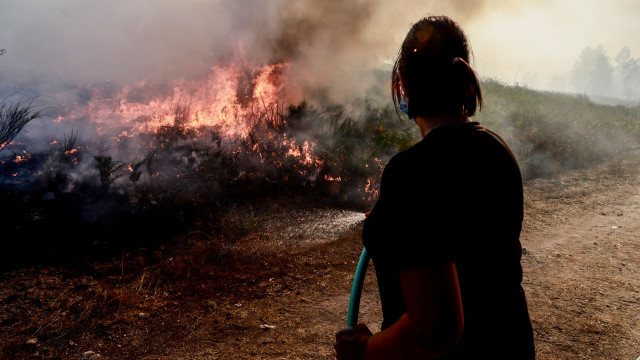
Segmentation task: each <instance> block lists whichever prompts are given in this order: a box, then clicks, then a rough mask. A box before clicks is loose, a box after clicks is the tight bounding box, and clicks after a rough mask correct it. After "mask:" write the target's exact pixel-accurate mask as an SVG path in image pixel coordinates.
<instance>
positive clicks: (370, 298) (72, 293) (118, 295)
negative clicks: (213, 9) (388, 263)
mask: <svg viewBox="0 0 640 360" xmlns="http://www.w3.org/2000/svg"><path fill="white" fill-rule="evenodd" d="M637 164H638V162H637V161H629V160H628V161H627V162H626V163H625V167H624V168H623V167H621V166H619V165H620V164H618V166H615V167H609V168H606V167H605V168H599V169H592V170H589V171H576V172H572V173H570V174H566V175H563V176H559V177H555V178H553V179H545V180H535V181H531V182H529V183H527V184H526V186H525V212H526V214H525V217H526V219H525V224H524V229H523V233H522V236H521V241H522V244H523V247H524V248H525V250H524V251H523V253H524V254H523V257H522V265H523V269H524V281H523V287H524V289H525V291H526V294H527V299H528V303H529V309H530V315H531V318H532V322H533V328H534V332H535V342H536V350H537V354H538V359H625V360H629V359H636V358H637V357H638V356H640V340H639V339H640V260H639V259H640V257H639V256H638V255H637V254H638V253H640V241H639V240H638V236H639V234H640V189H639V187H638V185H640V179H639V178H638V174H637V172H636V171H635V169H636V168H637ZM241 208H242V207H239V209H240V210H237V212H238V214H240V215H238V216H241V214H242V211H241ZM362 218H363V215H362V214H361V213H357V212H353V211H345V210H340V209H335V208H326V207H322V208H317V209H309V207H304V209H302V210H300V209H296V207H295V205H283V206H282V207H279V205H278V204H277V203H275V204H271V205H270V207H269V212H268V214H266V215H264V216H262V215H259V216H255V213H252V215H251V220H252V221H253V222H252V224H253V225H252V231H251V233H250V234H249V235H247V236H243V237H241V238H237V239H231V240H230V239H214V238H212V237H210V236H209V235H207V234H204V233H200V232H197V231H194V232H192V233H189V234H185V235H184V236H182V237H180V238H179V239H177V240H176V241H175V242H174V243H172V244H171V245H169V246H165V247H159V248H155V249H140V250H138V251H135V252H127V253H124V254H123V255H122V257H121V258H119V259H114V260H113V261H107V262H93V263H86V264H84V265H83V266H78V265H77V264H76V265H73V266H71V265H69V266H63V265H60V266H49V267H31V268H24V269H20V270H15V271H12V272H7V273H4V274H2V275H1V277H0V358H2V359H22V358H24V359H54V358H61V359H332V358H333V356H334V355H333V348H332V344H333V340H334V339H333V338H334V333H335V331H336V330H338V329H340V328H342V327H343V326H344V325H345V322H346V312H347V304H348V300H349V293H350V290H351V282H352V280H353V273H354V271H355V267H356V262H357V261H358V258H359V255H360V251H361V249H362V245H361V239H360V231H361V226H362ZM327 224H330V226H327ZM360 321H362V322H365V323H367V324H368V325H369V327H370V328H371V329H372V330H373V331H377V330H379V326H380V321H381V311H380V304H379V299H378V296H377V287H376V283H375V271H374V269H373V267H372V266H370V267H369V270H368V273H367V278H366V281H365V285H364V293H363V297H362V303H361V312H360Z"/></svg>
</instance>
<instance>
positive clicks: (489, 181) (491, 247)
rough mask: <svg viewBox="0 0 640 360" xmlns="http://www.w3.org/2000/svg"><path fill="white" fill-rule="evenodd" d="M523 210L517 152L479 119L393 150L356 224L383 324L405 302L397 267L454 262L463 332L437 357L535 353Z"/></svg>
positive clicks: (510, 356)
mask: <svg viewBox="0 0 640 360" xmlns="http://www.w3.org/2000/svg"><path fill="white" fill-rule="evenodd" d="M522 218H523V209H522V179H521V176H520V169H519V168H518V165H517V163H516V160H515V158H514V157H513V154H512V153H511V151H510V150H509V148H508V147H507V145H506V144H505V143H504V141H503V140H502V139H501V138H500V137H499V136H497V135H496V134H494V133H493V132H491V131H489V130H487V129H485V128H483V127H482V126H480V125H479V124H478V123H475V122H472V123H464V124H454V125H446V126H442V127H438V128H436V129H434V130H432V131H431V132H429V134H427V136H425V138H424V139H423V140H422V141H420V142H419V143H418V144H416V145H415V146H413V147H411V148H410V149H408V150H406V151H403V152H401V153H399V154H397V155H396V156H394V157H393V158H392V159H391V160H390V161H389V163H388V164H387V166H386V167H385V169H384V172H383V174H382V181H381V187H380V197H379V199H378V202H377V203H376V205H375V207H374V209H373V210H372V211H371V214H370V215H369V217H368V218H367V220H366V221H365V224H364V228H363V232H362V238H363V242H364V245H365V247H366V248H367V250H368V251H369V253H370V254H371V257H372V259H373V263H374V265H375V268H376V275H377V278H378V285H379V289H380V298H381V302H382V310H383V317H384V320H383V323H382V328H383V329H385V328H387V327H389V326H391V325H392V324H393V323H395V322H396V321H397V320H398V318H399V317H400V316H401V315H402V314H403V313H404V312H405V311H406V307H405V303H404V297H403V294H402V288H401V286H400V280H399V273H400V271H402V270H404V269H408V268H418V267H429V266H437V265H443V264H447V263H450V262H453V263H455V265H456V268H457V271H458V278H459V282H460V291H461V296H462V304H463V311H464V331H463V335H462V339H461V341H460V344H459V346H458V347H457V348H456V349H455V350H454V351H453V352H452V353H451V354H448V355H447V356H445V357H444V358H443V359H461V358H465V359H466V358H471V357H470V356H473V358H491V359H507V358H508V359H532V358H534V348H533V333H532V329H531V321H530V320H529V314H528V310H527V304H526V300H525V296H524V291H523V290H522V287H521V286H520V283H521V281H522V267H521V265H520V257H521V254H522V246H521V244H520V240H519V237H520V230H521V228H522ZM478 356H479V357H478Z"/></svg>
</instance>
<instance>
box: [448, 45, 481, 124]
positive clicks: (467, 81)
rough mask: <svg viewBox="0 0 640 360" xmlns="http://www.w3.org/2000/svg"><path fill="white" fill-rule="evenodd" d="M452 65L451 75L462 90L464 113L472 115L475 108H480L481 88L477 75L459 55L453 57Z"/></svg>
mask: <svg viewBox="0 0 640 360" xmlns="http://www.w3.org/2000/svg"><path fill="white" fill-rule="evenodd" d="M452 65H453V71H452V73H453V77H454V78H455V81H456V83H457V86H458V87H459V89H460V90H461V91H462V94H460V96H461V97H462V106H463V109H464V112H465V115H467V116H473V115H474V114H475V113H476V109H478V108H480V109H482V90H480V81H479V80H478V76H477V75H476V72H475V71H473V68H472V67H471V65H469V63H468V62H466V61H465V60H464V59H463V58H461V57H457V58H455V59H453V62H452Z"/></svg>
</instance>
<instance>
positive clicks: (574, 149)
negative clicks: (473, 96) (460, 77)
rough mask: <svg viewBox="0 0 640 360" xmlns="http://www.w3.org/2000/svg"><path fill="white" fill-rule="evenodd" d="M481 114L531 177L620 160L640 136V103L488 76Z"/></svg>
mask: <svg viewBox="0 0 640 360" xmlns="http://www.w3.org/2000/svg"><path fill="white" fill-rule="evenodd" d="M483 91H484V96H485V101H486V106H485V107H484V108H483V109H482V111H481V112H480V113H479V114H478V115H477V116H476V118H475V120H477V121H480V122H481V123H482V124H484V125H486V126H487V127H489V128H490V129H492V130H494V131H496V132H497V133H498V134H500V135H501V136H502V137H503V138H504V139H505V141H507V143H508V144H509V145H510V146H511V148H512V150H513V152H514V154H515V155H516V157H517V158H518V162H519V163H520V167H521V168H522V172H523V176H524V177H525V179H532V178H536V177H540V176H550V175H553V174H557V173H559V172H562V171H565V170H571V169H580V168H589V167H592V166H598V165H601V164H604V163H607V162H611V161H616V160H617V159H618V158H619V157H620V155H622V154H623V153H625V152H626V151H628V150H629V149H631V148H633V147H634V146H635V145H636V144H637V143H638V141H639V140H640V113H639V112H638V108H637V107H636V108H634V107H627V106H609V105H599V104H596V103H594V102H592V101H590V100H589V98H588V97H586V96H581V95H578V96H570V95H564V94H556V93H546V92H539V91H534V90H531V89H528V88H525V87H508V86H504V85H502V84H500V83H498V82H495V81H485V82H484V83H483Z"/></svg>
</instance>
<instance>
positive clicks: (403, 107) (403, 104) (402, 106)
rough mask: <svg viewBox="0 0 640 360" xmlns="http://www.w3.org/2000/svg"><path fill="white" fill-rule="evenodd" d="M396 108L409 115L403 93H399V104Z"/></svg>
mask: <svg viewBox="0 0 640 360" xmlns="http://www.w3.org/2000/svg"><path fill="white" fill-rule="evenodd" d="M398 109H399V110H400V111H402V112H403V113H405V114H407V115H409V104H407V98H405V97H404V94H402V95H401V99H400V104H398Z"/></svg>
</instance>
